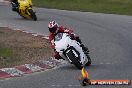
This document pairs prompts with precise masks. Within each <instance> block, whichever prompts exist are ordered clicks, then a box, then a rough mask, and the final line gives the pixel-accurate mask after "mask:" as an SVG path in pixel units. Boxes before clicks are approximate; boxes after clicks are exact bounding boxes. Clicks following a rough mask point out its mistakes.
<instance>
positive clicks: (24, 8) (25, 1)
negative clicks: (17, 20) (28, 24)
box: [12, 0, 37, 21]
mask: <svg viewBox="0 0 132 88" xmlns="http://www.w3.org/2000/svg"><path fill="white" fill-rule="evenodd" d="M12 4H13V3H12ZM18 4H19V6H18V14H19V15H20V16H22V17H23V18H26V19H33V20H34V21H36V20H37V16H36V14H35V12H34V11H33V9H32V1H31V0H18ZM14 5H15V4H14Z"/></svg>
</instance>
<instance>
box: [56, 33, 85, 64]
mask: <svg viewBox="0 0 132 88" xmlns="http://www.w3.org/2000/svg"><path fill="white" fill-rule="evenodd" d="M54 44H55V49H56V51H57V52H59V54H60V55H61V56H62V57H63V58H64V59H66V60H68V61H69V62H70V63H71V62H72V61H71V60H70V59H69V58H67V57H66V56H65V55H63V52H64V51H66V50H67V49H68V48H69V47H74V48H75V49H76V50H77V51H78V52H79V54H80V55H78V54H77V52H75V50H72V51H73V53H74V55H75V56H76V57H80V58H81V59H80V63H81V64H82V65H83V66H84V65H85V64H86V55H85V54H84V52H83V50H82V47H80V44H79V43H78V42H77V41H76V40H71V39H70V36H69V34H67V33H58V34H57V35H56V36H55V41H54ZM68 52H69V50H67V51H66V53H68Z"/></svg>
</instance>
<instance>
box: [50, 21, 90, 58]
mask: <svg viewBox="0 0 132 88" xmlns="http://www.w3.org/2000/svg"><path fill="white" fill-rule="evenodd" d="M48 29H49V32H50V34H49V40H50V41H51V47H52V48H54V51H55V53H54V57H55V59H61V58H62V57H61V56H60V55H59V53H58V52H57V51H56V50H55V45H54V38H55V35H56V34H57V33H68V34H69V35H70V37H71V39H72V40H76V41H77V42H79V43H80V46H81V47H82V49H83V50H84V51H85V52H89V50H88V48H87V47H85V46H84V45H83V44H82V42H81V40H80V38H79V36H76V35H75V34H74V33H73V30H70V29H68V28H66V27H63V26H59V25H58V23H57V22H56V21H51V22H49V25H48Z"/></svg>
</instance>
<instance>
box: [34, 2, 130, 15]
mask: <svg viewBox="0 0 132 88" xmlns="http://www.w3.org/2000/svg"><path fill="white" fill-rule="evenodd" d="M33 4H34V5H35V6H38V7H45V8H54V9H64V10H76V11H86V12H99V13H110V14H124V15H132V0H33Z"/></svg>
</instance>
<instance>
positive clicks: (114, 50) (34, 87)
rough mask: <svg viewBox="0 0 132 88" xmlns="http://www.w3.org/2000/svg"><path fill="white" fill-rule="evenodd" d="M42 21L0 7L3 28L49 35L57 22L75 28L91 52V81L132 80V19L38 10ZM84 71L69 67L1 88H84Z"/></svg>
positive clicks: (5, 82)
mask: <svg viewBox="0 0 132 88" xmlns="http://www.w3.org/2000/svg"><path fill="white" fill-rule="evenodd" d="M35 11H36V14H37V16H38V21H36V22H35V21H31V20H25V19H23V18H21V17H20V16H19V15H18V14H16V13H14V12H12V11H11V8H10V7H9V6H0V26H8V27H11V28H16V29H21V30H26V31H29V32H34V33H39V34H44V35H48V30H47V25H48V22H49V21H51V20H57V21H58V22H59V23H61V24H62V25H66V26H67V27H70V28H72V29H73V30H74V31H75V33H77V34H78V35H79V36H80V37H81V39H82V41H83V42H84V44H85V45H87V46H88V47H89V50H90V51H91V53H90V56H91V59H92V66H90V67H86V68H85V69H86V70H87V71H88V72H89V77H90V79H129V80H131V79H132V16H121V15H113V14H100V13H89V12H74V11H62V10H49V9H42V8H35ZM79 76H81V71H80V70H78V69H76V68H75V67H74V66H72V65H69V64H66V65H64V66H60V67H59V68H57V69H53V70H49V71H46V72H40V73H35V74H30V75H27V76H24V77H17V78H11V79H6V80H0V88H82V87H81V86H80V83H79V81H78V77H79ZM88 88H132V85H130V86H127V85H120V86H114V85H112V86H110V85H100V86H97V85H94V86H88Z"/></svg>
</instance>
